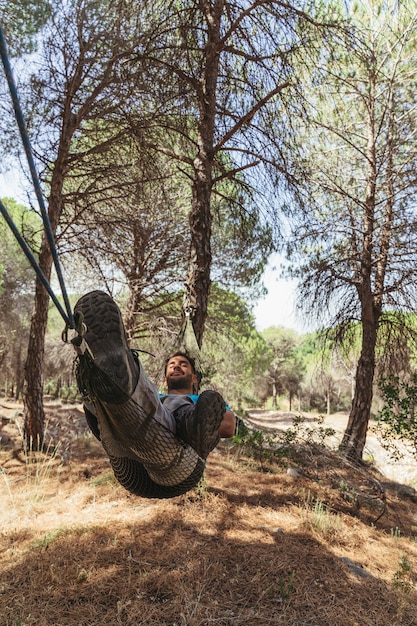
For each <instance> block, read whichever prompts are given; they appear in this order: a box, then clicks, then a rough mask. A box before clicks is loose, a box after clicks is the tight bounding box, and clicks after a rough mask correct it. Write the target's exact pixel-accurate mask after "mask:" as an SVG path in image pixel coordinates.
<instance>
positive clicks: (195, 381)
mask: <svg viewBox="0 0 417 626" xmlns="http://www.w3.org/2000/svg"><path fill="white" fill-rule="evenodd" d="M191 380H192V383H193V385H196V384H197V381H198V378H197V374H193V377H192V379H191Z"/></svg>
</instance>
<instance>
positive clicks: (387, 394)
mask: <svg viewBox="0 0 417 626" xmlns="http://www.w3.org/2000/svg"><path fill="white" fill-rule="evenodd" d="M378 386H379V389H380V392H381V397H382V401H383V403H384V404H383V407H382V409H381V410H380V412H379V414H378V420H379V421H380V422H382V423H383V424H384V425H385V428H386V431H387V434H388V436H389V435H392V436H394V437H396V438H399V439H406V440H408V441H411V442H412V444H413V446H414V448H415V451H416V454H417V419H416V415H415V408H416V406H417V374H416V373H414V374H412V376H411V378H410V379H409V380H408V381H407V380H401V378H400V377H399V376H393V375H391V376H388V377H387V378H382V379H380V380H379V382H378Z"/></svg>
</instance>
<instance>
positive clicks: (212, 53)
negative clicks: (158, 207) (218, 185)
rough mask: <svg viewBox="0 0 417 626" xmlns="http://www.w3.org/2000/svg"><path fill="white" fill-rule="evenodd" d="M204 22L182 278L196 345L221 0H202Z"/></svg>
mask: <svg viewBox="0 0 417 626" xmlns="http://www.w3.org/2000/svg"><path fill="white" fill-rule="evenodd" d="M202 8H203V11H204V14H205V19H206V25H207V45H206V64H205V68H204V74H203V77H202V80H201V89H199V124H198V138H197V143H198V154H197V156H196V157H195V159H194V163H193V165H194V177H193V185H192V203H191V211H190V217H189V224H190V236H191V241H190V257H189V262H188V272H187V278H186V281H185V287H186V294H185V300H184V305H185V306H190V307H191V308H192V310H193V316H192V322H193V327H194V332H195V336H196V339H197V343H198V345H199V346H200V347H201V344H202V340H203V332H204V324H205V321H206V318H207V307H208V299H209V294H210V285H211V280H210V270H211V259H212V256H211V224H212V216H211V207H210V200H211V190H212V184H213V180H212V171H213V161H214V121H215V113H216V91H217V79H218V73H219V47H220V45H219V42H220V21H221V15H222V12H223V8H224V0H215V1H214V3H213V6H212V3H211V2H207V1H204V2H202Z"/></svg>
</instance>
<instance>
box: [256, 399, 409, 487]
mask: <svg viewBox="0 0 417 626" xmlns="http://www.w3.org/2000/svg"><path fill="white" fill-rule="evenodd" d="M297 415H298V414H297V413H289V412H285V411H264V410H260V409H258V410H253V411H251V412H250V413H249V419H250V422H251V423H252V424H253V425H254V426H258V427H260V428H268V429H278V430H287V429H288V428H291V427H292V426H293V419H294V417H296V416H297ZM347 420H348V414H347V413H335V414H332V415H328V416H325V417H324V421H323V424H321V425H322V426H324V427H329V428H333V430H334V431H335V435H334V437H331V438H330V439H328V440H326V442H327V443H328V444H329V445H331V446H334V447H335V448H337V447H338V445H339V443H340V442H341V440H342V437H343V433H344V431H345V428H346V425H347ZM305 426H306V427H307V428H315V427H316V428H317V427H318V422H317V418H315V417H312V416H311V415H306V416H305ZM374 428H375V422H371V423H370V427H369V431H368V436H367V438H366V446H365V452H364V458H365V459H369V460H372V461H373V462H374V464H375V466H376V467H377V468H378V470H379V471H380V472H381V473H382V474H383V475H384V476H386V478H387V479H388V480H393V481H396V482H398V483H401V484H405V485H412V486H414V487H416V486H417V458H416V456H415V455H414V454H413V449H412V447H411V446H406V445H405V444H403V443H398V450H399V451H400V453H401V455H402V457H401V458H400V459H399V460H398V461H395V460H394V459H393V458H392V456H391V454H390V451H387V450H385V449H384V448H383V447H382V445H381V443H380V441H379V439H378V438H377V436H376V434H375V433H374V432H373V431H374ZM391 452H395V451H394V449H391Z"/></svg>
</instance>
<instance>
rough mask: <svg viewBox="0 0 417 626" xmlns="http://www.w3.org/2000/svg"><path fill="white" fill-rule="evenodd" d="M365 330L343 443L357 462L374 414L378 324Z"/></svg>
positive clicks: (366, 324)
mask: <svg viewBox="0 0 417 626" xmlns="http://www.w3.org/2000/svg"><path fill="white" fill-rule="evenodd" d="M362 329H363V330H362V349H361V355H360V358H359V361H358V366H357V369H356V377H355V392H354V396H353V400H352V408H351V411H350V415H349V420H348V424H347V427H346V431H345V433H344V435H343V440H342V444H341V446H342V449H343V450H344V452H345V454H346V456H347V457H348V458H350V459H352V460H354V461H361V460H362V455H363V450H364V447H365V442H366V434H367V431H368V424H369V417H370V413H371V405H372V398H373V380H374V373H375V348H376V337H377V321H375V320H368V321H367V322H364V323H363V326H362Z"/></svg>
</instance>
